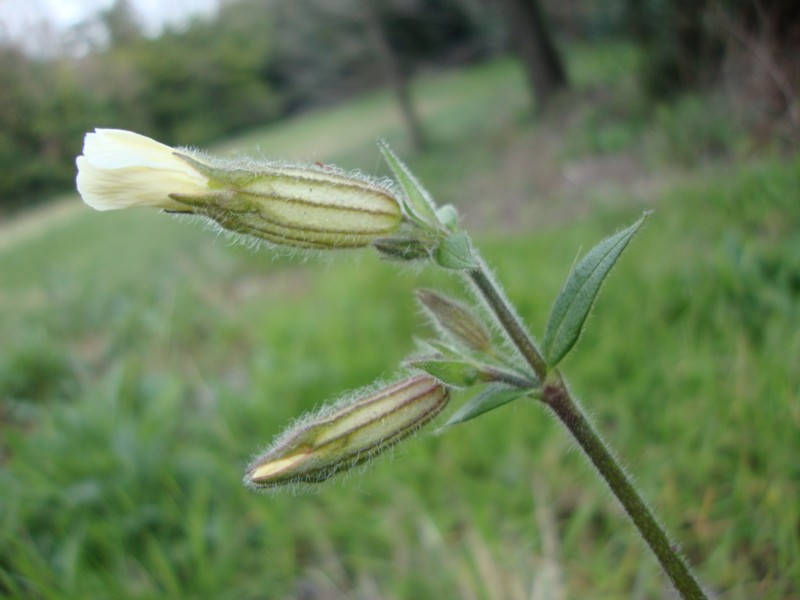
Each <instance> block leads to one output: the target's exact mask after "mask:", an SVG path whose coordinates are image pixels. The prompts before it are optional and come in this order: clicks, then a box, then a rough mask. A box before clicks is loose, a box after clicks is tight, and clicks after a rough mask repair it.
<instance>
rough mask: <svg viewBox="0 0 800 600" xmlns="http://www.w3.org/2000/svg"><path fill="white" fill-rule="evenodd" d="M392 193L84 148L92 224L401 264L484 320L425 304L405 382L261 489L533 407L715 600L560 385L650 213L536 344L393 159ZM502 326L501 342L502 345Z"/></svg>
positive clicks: (143, 149)
mask: <svg viewBox="0 0 800 600" xmlns="http://www.w3.org/2000/svg"><path fill="white" fill-rule="evenodd" d="M379 147H380V151H381V153H382V154H383V157H384V159H385V160H386V162H387V163H388V165H389V167H390V168H391V171H392V173H393V174H394V177H395V182H392V181H390V180H376V179H373V178H369V177H365V176H363V175H361V174H358V173H345V172H343V171H340V170H338V169H335V168H332V167H328V166H320V165H305V164H299V165H298V164H289V163H270V162H259V161H251V160H249V159H236V160H221V159H218V158H214V157H211V156H208V155H206V154H203V153H200V152H197V151H195V150H190V149H187V148H171V147H169V146H165V145H163V144H161V143H159V142H156V141H154V140H152V139H150V138H147V137H144V136H141V135H138V134H136V133H132V132H129V131H121V130H113V129H98V130H96V131H95V132H93V133H89V134H87V135H86V138H85V142H84V148H83V155H81V156H79V157H78V158H77V167H78V176H77V187H78V191H79V192H80V194H81V196H82V197H83V200H84V202H86V204H88V205H89V206H91V207H93V208H95V209H97V210H110V209H119V208H127V207H131V206H149V207H153V208H159V209H162V210H163V211H165V212H168V213H175V214H182V215H195V216H197V217H202V218H204V219H206V220H208V221H209V222H211V223H212V224H215V226H217V227H218V228H220V229H221V230H224V231H227V232H233V233H235V234H242V235H244V236H246V237H247V238H248V239H252V240H263V241H264V242H267V243H268V244H271V245H276V246H286V247H291V248H301V249H310V250H317V251H325V250H339V249H343V248H367V247H370V248H372V249H374V250H375V251H377V252H379V253H380V254H381V255H382V256H383V257H385V258H387V259H391V260H395V261H417V262H426V263H430V264H432V265H434V266H435V268H440V269H444V270H446V271H450V272H455V273H457V274H459V275H460V276H461V277H462V278H463V279H464V280H465V281H466V282H467V284H468V286H469V287H470V288H471V289H472V290H473V292H474V297H475V298H476V299H477V300H478V303H479V304H480V305H481V306H479V307H473V306H470V305H469V304H468V303H465V302H462V301H458V300H455V299H452V298H449V297H447V296H444V295H442V294H440V293H438V292H436V291H432V290H421V291H419V292H417V299H418V301H419V302H420V304H421V305H422V307H423V308H424V312H425V313H426V315H427V316H428V318H429V319H430V321H431V322H432V324H433V325H434V328H435V330H436V332H437V334H438V335H437V336H436V338H435V339H431V340H429V341H426V342H424V348H423V349H422V351H421V354H419V355H415V356H412V357H410V358H408V359H407V360H406V361H405V363H404V365H402V368H401V370H400V371H401V373H404V374H402V375H400V376H398V378H397V379H396V380H394V381H393V382H391V383H389V384H374V385H373V386H372V387H371V388H365V390H366V391H363V392H361V393H356V394H355V395H350V396H348V397H347V398H345V399H343V400H340V401H338V402H336V403H333V404H331V405H328V406H326V407H324V408H323V409H321V410H319V411H317V412H315V413H313V414H309V415H306V416H304V417H301V418H300V419H298V420H297V421H295V422H294V423H293V424H292V425H291V426H290V427H289V428H288V429H287V430H286V431H284V432H283V433H282V434H280V435H279V436H277V438H276V439H275V440H274V442H273V443H272V445H271V446H269V447H268V448H267V449H266V451H264V452H263V453H261V454H260V455H258V456H257V457H256V458H255V459H254V460H253V461H252V462H251V464H250V465H249V466H248V467H247V469H246V472H245V475H244V482H245V484H246V485H248V486H250V487H252V488H254V489H262V488H277V487H280V486H286V485H296V484H306V483H308V484H310V483H317V482H321V481H323V480H325V479H328V478H329V477H331V476H332V475H334V474H336V473H339V472H341V471H345V470H348V469H352V468H353V467H355V466H357V465H360V464H363V463H365V462H366V461H368V460H369V459H370V458H372V457H373V456H375V455H377V454H379V453H381V452H383V451H384V450H386V449H388V448H390V447H391V446H393V445H394V444H396V443H398V442H400V441H401V440H403V439H404V438H406V437H408V436H409V435H411V434H412V433H414V432H415V431H417V430H419V429H420V428H421V427H422V426H424V425H425V424H427V423H429V422H430V421H431V420H432V419H433V418H434V417H436V415H438V414H439V413H440V412H441V411H442V410H443V409H444V408H445V406H446V405H447V404H448V401H449V399H450V394H451V391H456V390H463V389H465V388H472V387H473V386H480V389H479V391H478V392H477V393H475V394H474V395H472V396H471V398H470V399H469V400H468V401H466V402H465V403H463V404H462V405H461V406H460V407H459V408H458V409H457V410H455V411H454V412H452V414H450V416H449V417H448V418H447V420H446V422H445V424H444V426H443V429H444V428H446V427H449V426H453V425H456V424H458V423H462V422H464V421H467V420H469V419H473V418H475V417H478V416H479V415H481V414H483V413H486V412H487V411H490V410H492V409H494V408H497V407H499V406H501V405H503V404H507V403H509V402H513V401H515V400H520V399H533V400H535V401H538V402H539V403H540V404H541V405H542V406H543V407H545V408H546V409H549V410H551V411H552V412H553V413H554V414H555V415H556V416H557V418H558V419H559V420H560V421H561V423H563V425H564V426H565V427H566V429H567V430H568V431H569V432H570V434H572V436H573V437H574V439H575V440H576V441H577V443H578V445H579V446H580V447H581V448H582V449H583V451H584V452H585V454H586V456H587V457H588V459H589V460H590V461H591V462H592V464H593V465H594V466H595V467H596V469H597V472H598V473H599V474H600V476H601V477H602V478H603V479H604V480H605V482H606V483H607V484H608V486H609V488H610V489H611V491H612V492H613V493H614V495H615V496H616V497H617V499H618V500H619V501H620V503H621V504H622V506H623V507H624V508H625V511H626V512H627V514H628V515H629V516H630V518H631V520H632V521H633V523H634V525H635V526H636V529H637V530H638V531H639V533H640V534H641V536H642V538H643V539H644V540H645V542H646V543H647V544H648V545H649V547H650V548H651V550H652V551H653V553H654V554H655V555H656V557H657V559H658V561H659V562H660V564H661V566H662V568H663V570H664V572H665V573H666V575H667V576H668V577H669V579H670V580H671V582H672V583H673V585H674V586H675V588H676V590H677V591H678V592H679V593H680V595H681V596H682V597H683V598H687V599H688V598H691V599H699V598H706V596H705V594H704V592H703V591H702V589H701V587H700V585H699V584H698V582H697V580H696V579H695V577H694V576H693V575H692V573H691V571H690V570H689V568H688V566H687V564H686V562H685V560H684V559H683V557H682V556H681V555H680V554H679V553H678V552H677V550H676V546H675V545H673V544H672V543H671V542H670V540H669V538H668V536H667V534H666V532H665V531H664V528H663V527H662V526H661V525H660V523H659V522H658V521H657V519H656V518H655V516H654V515H653V513H652V511H651V510H650V508H649V507H648V506H647V504H646V503H645V502H644V501H643V499H642V497H641V495H640V494H639V492H638V491H637V489H636V488H635V487H634V485H633V484H632V482H631V480H630V478H629V477H628V476H627V475H626V473H625V472H624V470H623V469H622V468H621V467H620V464H619V462H618V460H617V459H616V458H615V456H614V455H613V454H612V452H611V451H610V450H609V448H608V447H607V446H606V444H605V443H604V442H603V440H602V439H601V437H600V435H599V434H598V433H597V431H596V430H595V428H594V427H593V425H592V424H591V423H590V421H589V420H588V419H587V417H586V415H585V414H584V412H583V410H582V409H581V407H580V405H579V404H578V402H577V401H576V400H575V399H574V398H573V396H572V393H571V392H570V389H569V387H568V386H567V384H566V383H565V381H564V379H563V378H562V376H561V374H560V373H559V370H558V368H557V367H558V365H559V363H560V362H561V360H562V359H563V358H564V357H565V356H566V355H567V353H569V352H570V350H572V348H573V346H574V345H575V343H576V341H577V340H578V337H579V336H580V334H581V330H582V328H583V326H584V323H585V320H586V317H587V315H588V314H589V311H590V309H591V307H592V304H593V303H594V300H595V298H596V296H597V294H598V292H599V290H600V287H601V285H602V283H603V281H604V280H605V278H606V276H607V275H608V273H609V272H610V270H611V268H612V267H613V266H614V264H615V263H616V262H617V260H618V259H619V257H620V255H621V254H622V252H623V250H624V249H625V248H626V246H627V245H628V243H629V242H630V241H631V239H632V238H633V237H634V235H635V234H636V232H637V231H638V230H639V229H640V228H641V226H642V224H643V222H644V220H645V219H646V218H647V213H645V214H644V215H642V217H641V218H640V219H639V220H637V221H636V222H635V223H633V224H632V225H630V226H629V227H627V228H626V229H623V230H621V231H619V232H618V233H616V234H614V235H612V236H611V237H609V238H607V239H605V240H603V241H602V242H600V243H599V244H598V245H597V246H595V247H594V248H593V249H592V250H590V251H589V252H588V253H587V254H586V255H585V256H584V257H583V258H582V259H581V260H580V261H579V262H578V263H577V265H575V267H574V268H573V269H572V270H571V272H570V273H569V275H568V277H567V280H566V282H565V284H564V286H563V288H562V290H561V292H560V293H559V295H558V297H557V298H556V300H555V303H554V304H553V308H552V310H551V313H550V315H549V318H548V320H547V325H546V327H545V331H544V334H543V336H542V338H541V344H537V343H536V342H535V341H534V338H533V337H532V336H531V334H530V333H529V331H528V329H527V328H526V327H525V325H524V324H523V323H522V321H521V320H520V318H519V316H518V315H517V313H516V311H515V310H514V308H513V306H512V305H511V304H510V302H509V301H508V299H507V298H506V296H505V294H504V293H503V290H502V288H501V287H500V285H499V283H498V282H497V281H496V280H495V279H494V277H493V276H492V274H491V272H490V271H489V269H488V268H487V265H486V263H485V262H484V261H483V259H482V258H481V256H480V254H479V253H478V251H477V249H476V248H475V246H474V245H473V244H472V241H471V239H470V237H469V235H468V234H467V233H466V232H465V231H463V230H461V229H460V228H459V219H458V215H457V213H456V210H455V208H453V207H452V206H450V205H446V206H441V207H439V206H437V205H436V204H435V203H434V201H433V199H432V198H431V196H430V195H429V194H428V192H427V191H426V190H425V188H423V186H422V185H421V184H420V182H419V181H418V180H417V179H416V178H415V177H414V175H413V174H412V173H411V172H410V171H409V169H408V167H407V166H406V165H405V164H403V163H402V162H401V161H400V159H399V158H398V157H397V156H396V155H395V154H394V152H392V150H391V149H390V148H389V147H388V146H387V145H386V144H385V143H382V142H381V143H379ZM493 326H496V327H498V328H499V329H500V331H502V332H503V334H504V336H505V337H506V340H505V342H506V343H505V344H500V345H496V344H495V342H494V340H493V336H492V335H491V334H490V331H492V329H493Z"/></svg>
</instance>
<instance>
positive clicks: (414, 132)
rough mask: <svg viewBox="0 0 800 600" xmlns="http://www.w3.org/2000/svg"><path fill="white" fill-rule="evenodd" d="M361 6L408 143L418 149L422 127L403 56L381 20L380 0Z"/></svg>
mask: <svg viewBox="0 0 800 600" xmlns="http://www.w3.org/2000/svg"><path fill="white" fill-rule="evenodd" d="M362 7H363V17H364V23H365V24H366V27H367V35H368V36H369V39H370V42H371V44H372V46H373V48H374V50H375V53H376V55H377V57H378V61H379V66H380V67H381V70H382V71H383V72H384V73H385V76H386V81H387V83H388V84H389V86H390V87H391V88H392V91H393V92H394V95H395V97H396V98H397V103H398V104H399V106H400V112H401V113H402V115H403V120H404V121H405V123H406V128H407V129H408V134H409V136H410V137H411V143H412V144H413V146H414V148H415V149H416V150H421V149H422V148H424V147H425V146H426V144H427V139H426V136H425V131H424V130H423V128H422V122H421V121H420V119H419V116H418V115H417V111H416V109H415V107H414V103H413V101H412V99H411V88H410V85H409V76H408V70H407V68H406V67H405V65H404V64H403V61H402V58H401V57H400V56H399V55H398V54H397V52H395V50H394V48H393V47H392V44H391V42H390V41H389V38H388V36H387V35H386V31H385V30H384V28H383V25H382V24H381V17H380V12H379V11H380V0H365V1H364V3H363V5H362Z"/></svg>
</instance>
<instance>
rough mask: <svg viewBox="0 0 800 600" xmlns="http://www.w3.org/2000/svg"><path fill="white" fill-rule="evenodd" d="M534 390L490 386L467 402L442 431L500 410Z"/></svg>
mask: <svg viewBox="0 0 800 600" xmlns="http://www.w3.org/2000/svg"><path fill="white" fill-rule="evenodd" d="M531 391H532V390H520V389H516V388H507V387H502V386H499V385H490V386H488V387H487V388H486V389H485V390H483V391H481V392H479V393H477V394H475V395H474V396H473V397H472V398H470V399H469V400H468V401H467V402H465V403H464V404H463V405H462V406H461V407H460V408H459V409H458V410H457V411H456V412H454V413H453V414H452V415H450V418H449V419H447V422H446V423H445V424H444V425H442V429H445V428H447V427H452V426H453V425H458V424H459V423H463V422H464V421H469V420H470V419H474V418H475V417H477V416H480V415H482V414H483V413H486V412H489V411H490V410H494V409H495V408H499V407H500V406H503V405H504V404H508V403H509V402H512V401H514V400H516V399H518V398H521V397H523V396H526V395H528V394H530V393H531Z"/></svg>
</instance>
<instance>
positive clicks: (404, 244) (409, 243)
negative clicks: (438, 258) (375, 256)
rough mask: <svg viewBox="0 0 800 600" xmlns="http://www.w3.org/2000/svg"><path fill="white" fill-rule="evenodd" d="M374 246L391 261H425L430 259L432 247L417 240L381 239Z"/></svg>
mask: <svg viewBox="0 0 800 600" xmlns="http://www.w3.org/2000/svg"><path fill="white" fill-rule="evenodd" d="M372 246H373V247H374V248H375V249H376V250H377V251H378V252H379V253H380V254H381V256H383V258H387V259H389V260H423V259H427V258H430V256H431V249H430V247H429V246H428V245H427V244H425V243H424V242H422V241H421V240H418V239H416V238H391V237H387V238H379V239H377V240H375V241H373V242H372Z"/></svg>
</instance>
